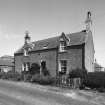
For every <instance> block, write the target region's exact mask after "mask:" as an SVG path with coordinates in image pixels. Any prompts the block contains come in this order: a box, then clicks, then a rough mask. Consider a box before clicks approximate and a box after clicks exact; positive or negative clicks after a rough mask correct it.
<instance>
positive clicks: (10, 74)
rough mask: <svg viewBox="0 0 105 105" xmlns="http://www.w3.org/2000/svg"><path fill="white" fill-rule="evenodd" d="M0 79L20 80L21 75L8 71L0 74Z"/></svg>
mask: <svg viewBox="0 0 105 105" xmlns="http://www.w3.org/2000/svg"><path fill="white" fill-rule="evenodd" d="M0 78H1V79H8V80H14V81H20V80H22V76H21V74H19V73H17V72H14V71H8V72H7V73H4V72H1V73H0Z"/></svg>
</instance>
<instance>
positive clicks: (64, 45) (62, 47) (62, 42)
mask: <svg viewBox="0 0 105 105" xmlns="http://www.w3.org/2000/svg"><path fill="white" fill-rule="evenodd" d="M59 51H60V52H65V51H66V42H65V41H61V42H60V46H59Z"/></svg>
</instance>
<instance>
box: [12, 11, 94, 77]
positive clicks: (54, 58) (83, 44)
mask: <svg viewBox="0 0 105 105" xmlns="http://www.w3.org/2000/svg"><path fill="white" fill-rule="evenodd" d="M91 22H92V21H91V13H90V12H88V13H87V19H86V21H85V23H86V30H82V31H80V32H76V33H72V34H65V33H62V34H61V35H60V36H57V37H53V38H48V39H44V40H39V41H35V42H31V37H30V36H29V35H28V33H26V36H25V43H24V45H23V47H22V48H21V49H19V50H18V51H17V52H15V54H14V57H15V70H16V71H18V72H20V73H21V71H22V70H25V69H26V70H28V69H29V68H28V67H29V65H31V64H32V63H38V64H39V65H40V66H42V65H41V64H42V62H43V63H44V65H45V66H46V68H47V69H48V70H49V71H50V74H51V75H52V76H56V75H57V74H58V73H59V72H63V73H65V74H68V73H69V72H70V71H71V70H73V69H77V68H79V69H86V70H87V71H88V72H92V71H94V52H95V51H94V43H93V37H92V32H91V30H90V26H91ZM24 67H25V69H24Z"/></svg>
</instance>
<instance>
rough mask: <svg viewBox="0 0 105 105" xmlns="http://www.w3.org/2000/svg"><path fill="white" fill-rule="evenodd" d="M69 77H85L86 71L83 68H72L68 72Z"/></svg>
mask: <svg viewBox="0 0 105 105" xmlns="http://www.w3.org/2000/svg"><path fill="white" fill-rule="evenodd" d="M69 77H70V78H83V79H85V78H86V77H87V71H86V70H85V69H79V68H77V69H74V70H72V71H71V72H70V73H69Z"/></svg>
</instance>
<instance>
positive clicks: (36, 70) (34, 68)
mask: <svg viewBox="0 0 105 105" xmlns="http://www.w3.org/2000/svg"><path fill="white" fill-rule="evenodd" d="M29 72H30V74H31V75H34V74H37V73H40V65H39V64H37V63H32V65H31V68H30V70H29Z"/></svg>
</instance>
